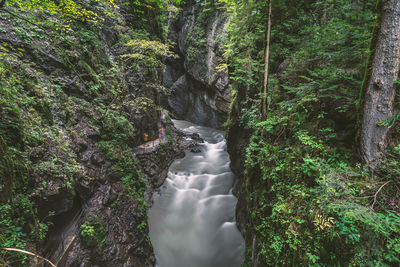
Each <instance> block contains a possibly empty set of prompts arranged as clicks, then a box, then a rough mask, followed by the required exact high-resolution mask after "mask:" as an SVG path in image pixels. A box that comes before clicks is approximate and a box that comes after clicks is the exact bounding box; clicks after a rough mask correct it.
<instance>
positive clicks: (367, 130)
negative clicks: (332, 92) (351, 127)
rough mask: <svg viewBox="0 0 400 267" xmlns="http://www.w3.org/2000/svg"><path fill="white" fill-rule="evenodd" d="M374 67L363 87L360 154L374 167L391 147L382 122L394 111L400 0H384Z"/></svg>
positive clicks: (376, 39) (367, 73) (399, 37)
mask: <svg viewBox="0 0 400 267" xmlns="http://www.w3.org/2000/svg"><path fill="white" fill-rule="evenodd" d="M379 9H380V12H379V13H380V18H379V19H378V24H377V29H376V30H377V31H376V36H375V46H374V47H373V49H374V50H373V52H372V57H371V64H370V67H369V66H367V68H370V69H368V70H367V71H366V77H365V79H366V82H365V86H364V88H363V89H362V90H363V91H362V93H361V96H362V98H361V99H362V107H363V113H362V119H361V132H360V135H361V136H360V154H361V158H362V160H363V162H364V163H365V164H366V165H368V166H369V167H370V168H371V169H372V170H373V169H374V168H375V167H376V166H377V164H378V163H379V162H380V160H381V159H382V156H383V154H384V152H385V150H386V148H387V136H388V131H389V129H388V128H387V127H386V126H384V125H382V124H381V123H382V122H384V121H386V120H387V119H388V118H390V117H391V116H392V115H393V106H394V99H395V85H394V82H395V81H396V80H397V77H398V74H399V63H400V0H386V1H385V0H382V1H381V3H380V4H379Z"/></svg>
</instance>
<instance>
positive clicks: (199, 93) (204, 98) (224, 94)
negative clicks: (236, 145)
mask: <svg viewBox="0 0 400 267" xmlns="http://www.w3.org/2000/svg"><path fill="white" fill-rule="evenodd" d="M227 22H228V21H227V18H226V17H225V16H224V13H223V12H220V11H207V12H205V11H204V10H201V9H200V7H199V6H197V5H196V4H195V3H194V1H188V4H187V5H186V6H185V7H184V8H183V10H182V11H181V12H180V14H179V15H178V16H177V18H176V19H173V20H171V21H170V22H169V25H170V28H169V30H170V32H169V40H170V41H171V42H172V43H173V44H174V48H173V50H174V52H175V53H176V54H177V55H179V58H178V59H168V60H167V68H166V70H165V72H164V73H163V83H164V85H165V86H166V87H168V88H170V89H171V94H170V95H169V96H166V97H165V99H164V101H163V104H164V105H165V106H167V107H168V109H170V110H171V111H172V112H173V114H174V115H175V116H176V117H177V118H179V119H185V120H189V121H192V122H194V123H197V124H201V125H205V126H211V127H220V126H221V125H222V124H223V123H224V122H225V121H226V119H227V114H228V111H229V103H230V93H229V88H228V83H229V79H228V73H227V71H226V69H225V67H224V66H226V65H224V61H223V57H222V55H223V49H222V48H223V47H222V41H221V40H222V38H223V36H224V35H225V33H226V25H227Z"/></svg>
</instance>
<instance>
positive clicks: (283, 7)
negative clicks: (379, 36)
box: [225, 0, 400, 266]
mask: <svg viewBox="0 0 400 267" xmlns="http://www.w3.org/2000/svg"><path fill="white" fill-rule="evenodd" d="M225 2H228V5H229V7H228V11H229V12H230V13H231V14H230V25H229V26H228V32H229V34H230V36H229V40H228V42H227V43H226V54H225V55H226V57H227V58H228V59H229V67H228V69H229V74H230V78H231V80H232V84H231V86H232V87H233V88H234V89H235V90H237V100H236V107H231V109H232V110H233V109H236V110H238V111H240V112H239V114H237V113H236V112H231V115H230V118H229V121H230V125H236V126H240V127H242V128H243V129H247V130H248V131H251V132H252V135H251V137H250V140H249V145H248V147H247V149H246V161H245V172H244V181H242V184H243V190H245V192H244V196H245V200H242V201H243V202H244V204H243V203H242V205H246V211H247V217H248V222H250V224H249V225H248V231H251V232H252V233H251V234H249V236H251V237H253V236H256V237H257V246H256V251H255V253H256V255H257V254H259V265H260V266H281V265H282V266H286V265H305V266H307V265H310V266H337V265H340V266H393V265H396V264H398V261H399V259H398V255H399V253H398V246H399V220H398V217H399V214H400V207H399V206H398V205H397V204H396V203H398V201H399V199H400V196H399V194H398V192H397V191H398V188H399V185H400V184H399V177H400V175H399V172H398V171H399V166H400V165H398V164H399V160H398V159H399V156H398V155H399V154H398V152H396V151H397V150H396V147H397V145H398V134H397V138H396V137H395V138H393V140H392V142H393V145H392V147H391V148H390V149H389V151H388V154H387V159H386V160H385V162H384V163H382V164H381V167H380V169H379V171H377V172H376V173H375V175H371V174H369V173H368V171H367V170H365V169H363V168H361V167H360V164H359V163H358V159H357V157H356V155H355V153H354V151H352V150H351V147H352V146H353V144H354V140H355V135H356V131H355V128H356V127H355V125H356V123H357V121H356V117H357V116H356V108H355V105H354V104H355V102H356V100H357V98H358V94H359V90H360V88H361V83H362V79H363V77H362V73H363V66H364V64H365V61H366V60H367V56H368V54H369V51H368V47H369V43H370V38H371V36H372V34H371V32H372V28H373V25H374V14H373V12H374V9H373V8H374V4H375V1H349V0H343V1H340V3H338V2H337V1H297V2H296V3H294V2H293V1H273V5H272V6H273V12H272V13H273V14H272V16H273V18H272V36H271V42H272V43H271V44H272V46H271V65H270V69H271V72H270V77H271V78H270V81H269V94H268V101H269V107H270V110H269V111H268V118H267V120H266V121H260V111H259V105H260V102H259V93H258V92H259V91H260V88H261V87H262V86H261V85H262V77H263V75H262V74H263V65H262V63H263V51H264V33H265V28H266V27H265V25H266V21H265V18H266V17H267V16H266V12H267V9H266V8H265V7H266V3H267V1H225ZM396 121H397V113H396V112H395V113H394V116H393V118H391V119H390V120H389V121H386V122H383V124H385V125H387V126H391V127H392V128H393V127H395V125H397V124H396V123H397V122H396ZM394 136H396V134H395V135H394ZM228 138H229V137H228ZM388 181H390V182H389V183H388ZM389 184H390V186H389ZM246 242H247V246H248V247H251V246H252V240H246ZM250 260H251V253H247V254H246V261H245V265H246V264H247V266H250Z"/></svg>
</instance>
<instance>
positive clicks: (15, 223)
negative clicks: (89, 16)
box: [0, 1, 193, 266]
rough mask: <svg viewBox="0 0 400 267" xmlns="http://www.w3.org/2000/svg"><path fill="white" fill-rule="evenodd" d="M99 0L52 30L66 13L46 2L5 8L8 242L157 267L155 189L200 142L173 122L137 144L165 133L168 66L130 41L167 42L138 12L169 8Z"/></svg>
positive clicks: (75, 259) (3, 229)
mask: <svg viewBox="0 0 400 267" xmlns="http://www.w3.org/2000/svg"><path fill="white" fill-rule="evenodd" d="M92 4H93V5H92V6H90V8H91V9H92V10H94V11H96V12H98V14H101V15H102V16H104V20H100V21H90V20H88V21H85V19H82V18H76V19H75V18H72V19H71V21H70V24H69V26H68V27H70V29H72V30H70V31H68V30H65V31H60V30H59V29H58V28H57V29H56V28H53V27H50V26H49V25H53V24H54V23H59V22H60V21H61V20H62V19H63V18H62V17H61V16H59V14H53V15H52V16H49V12H48V11H47V10H46V9H44V10H40V9H38V10H35V9H32V10H25V11H23V12H21V14H17V13H18V10H17V9H16V8H15V7H12V6H5V7H4V8H3V9H1V10H0V87H1V90H0V151H1V154H0V192H1V198H0V204H1V205H0V209H1V215H0V242H1V244H0V247H3V246H7V247H22V248H25V249H26V250H29V251H33V252H36V253H38V254H40V255H43V256H45V257H48V258H49V259H50V260H52V261H53V262H54V263H56V264H57V266H150V265H152V264H153V263H154V257H153V251H152V248H151V244H150V242H149V239H148V228H147V215H146V213H147V209H148V207H149V206H150V203H151V196H152V194H153V192H154V191H155V190H156V189H157V188H158V187H159V186H160V185H161V184H162V183H163V180H164V179H165V177H166V171H167V169H168V167H169V164H171V162H172V161H173V160H174V159H175V158H176V157H180V156H182V153H183V150H184V149H185V148H187V147H188V146H190V145H192V144H193V143H191V142H190V141H187V140H186V139H185V138H184V136H183V134H181V133H179V132H178V131H176V130H175V129H174V128H173V126H172V125H170V124H169V125H168V127H167V133H168V142H167V143H164V144H162V145H159V146H157V147H156V148H155V149H152V150H151V152H150V153H134V152H133V150H134V148H135V147H137V146H138V145H140V144H142V143H143V142H144V141H143V136H144V134H147V135H148V136H149V137H148V138H149V140H154V139H156V138H157V137H158V128H157V123H158V122H159V120H160V108H159V105H158V104H159V103H158V101H159V97H160V91H159V90H158V87H160V78H159V77H158V72H159V70H158V69H156V68H153V67H148V65H146V61H145V60H146V57H152V59H153V58H155V59H156V60H162V58H157V55H155V54H156V52H155V53H152V54H147V51H145V50H144V49H143V47H142V46H140V44H136V43H134V44H133V45H132V44H130V43H129V42H131V43H132V40H140V41H141V44H142V43H146V42H157V41H152V40H149V38H144V39H143V37H142V36H140V34H138V32H141V33H143V32H145V33H146V34H147V35H148V36H151V37H152V38H153V39H155V40H160V39H159V31H160V29H159V28H157V25H156V26H154V25H151V27H149V28H146V25H145V26H143V24H142V25H140V24H138V23H137V20H140V19H144V18H143V16H144V15H142V13H138V14H135V13H134V12H135V11H137V10H138V9H140V8H142V9H143V12H144V13H145V14H146V16H147V15H149V16H150V17H152V18H156V17H157V16H160V14H159V13H157V12H159V11H158V9H157V7H150V8H149V10H147V9H146V8H148V7H143V6H139V7H132V6H130V5H128V6H122V7H121V8H119V9H118V8H115V7H113V6H110V5H108V4H107V3H106V2H105V1H97V2H96V3H92ZM152 12H154V13H152ZM132 16H133V17H134V18H136V19H133V18H132ZM38 17H39V18H42V20H43V21H46V23H47V24H39V23H36V22H35V21H34V19H32V18H38ZM51 23H53V24H51ZM140 38H142V39H140ZM158 43H160V42H157V43H156V44H158ZM151 44H152V43H151ZM138 53H140V54H141V55H142V58H140V59H137V58H135V57H134V56H132V55H135V54H138ZM143 58H144V59H143ZM139 152H140V151H139ZM27 233H29V235H28V234H27ZM0 260H4V261H5V262H14V264H16V266H17V265H18V262H19V263H20V264H21V265H23V263H22V262H23V261H25V264H34V262H31V261H30V259H26V258H25V257H24V256H23V255H21V254H18V253H14V254H13V253H8V254H7V255H3V254H0Z"/></svg>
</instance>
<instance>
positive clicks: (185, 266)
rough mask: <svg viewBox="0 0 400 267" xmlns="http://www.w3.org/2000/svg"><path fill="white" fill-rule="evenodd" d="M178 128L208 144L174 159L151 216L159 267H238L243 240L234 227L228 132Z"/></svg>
mask: <svg viewBox="0 0 400 267" xmlns="http://www.w3.org/2000/svg"><path fill="white" fill-rule="evenodd" d="M174 124H175V126H176V127H177V128H178V129H181V130H183V131H184V132H187V133H198V134H200V136H201V137H202V138H203V139H204V143H203V144H201V145H200V149H201V152H200V153H193V152H190V151H186V156H185V157H184V158H182V159H178V160H175V161H174V163H173V164H172V165H171V167H170V168H169V173H168V178H167V179H166V181H165V183H164V185H163V186H162V187H161V190H160V193H159V194H156V195H155V196H154V204H153V207H152V208H151V209H150V211H149V226H150V239H151V242H152V244H153V248H154V252H155V255H156V259H157V266H158V267H236V266H237V267H239V266H240V265H241V263H242V261H243V257H244V240H243V237H242V236H241V234H240V232H239V231H238V229H237V227H236V224H235V206H236V202H237V199H236V197H235V196H234V195H232V186H233V182H234V179H235V177H234V175H233V173H232V171H231V169H230V167H229V164H230V161H229V155H228V153H227V152H226V141H225V138H224V133H223V132H222V131H218V130H215V129H212V128H207V127H202V126H197V125H195V124H192V123H190V122H186V121H174Z"/></svg>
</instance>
